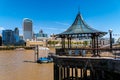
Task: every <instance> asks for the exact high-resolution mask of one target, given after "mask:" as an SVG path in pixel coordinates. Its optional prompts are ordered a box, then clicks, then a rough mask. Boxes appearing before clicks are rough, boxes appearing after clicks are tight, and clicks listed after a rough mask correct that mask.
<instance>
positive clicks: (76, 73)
mask: <svg viewBox="0 0 120 80" xmlns="http://www.w3.org/2000/svg"><path fill="white" fill-rule="evenodd" d="M75 80H78V68H77V67H75Z"/></svg>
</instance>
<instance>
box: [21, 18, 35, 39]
mask: <svg viewBox="0 0 120 80" xmlns="http://www.w3.org/2000/svg"><path fill="white" fill-rule="evenodd" d="M32 27H33V23H32V20H30V19H28V18H25V19H24V20H23V39H24V40H25V41H26V40H32V38H33V29H32Z"/></svg>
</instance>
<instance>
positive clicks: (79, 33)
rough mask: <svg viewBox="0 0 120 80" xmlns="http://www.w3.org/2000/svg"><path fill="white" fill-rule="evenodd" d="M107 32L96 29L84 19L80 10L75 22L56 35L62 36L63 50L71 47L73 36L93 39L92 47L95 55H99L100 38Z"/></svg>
mask: <svg viewBox="0 0 120 80" xmlns="http://www.w3.org/2000/svg"><path fill="white" fill-rule="evenodd" d="M105 34H107V32H103V31H99V30H96V29H94V28H92V27H90V26H89V25H87V23H86V22H85V21H84V20H83V18H82V16H81V14H80V12H78V14H77V16H76V18H75V20H74V22H73V24H72V25H71V26H70V27H69V28H68V29H67V30H66V31H64V32H62V33H60V34H57V35H56V37H58V38H61V43H62V50H63V51H64V49H66V48H67V49H71V48H72V46H71V44H72V43H71V40H72V39H73V38H78V39H83V38H90V39H91V49H92V50H93V54H94V55H93V56H98V48H99V46H98V45H99V44H98V39H99V37H103V36H104V35H105ZM66 39H67V41H68V44H67V47H66V45H65V40H66Z"/></svg>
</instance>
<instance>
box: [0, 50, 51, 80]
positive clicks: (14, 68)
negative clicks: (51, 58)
mask: <svg viewBox="0 0 120 80" xmlns="http://www.w3.org/2000/svg"><path fill="white" fill-rule="evenodd" d="M0 80H53V63H44V64H38V63H35V57H34V51H33V50H23V51H20V50H13V51H9V50H8V51H0Z"/></svg>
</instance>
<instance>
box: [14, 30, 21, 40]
mask: <svg viewBox="0 0 120 80" xmlns="http://www.w3.org/2000/svg"><path fill="white" fill-rule="evenodd" d="M14 38H15V42H19V40H20V37H19V29H18V28H15V30H14Z"/></svg>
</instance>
